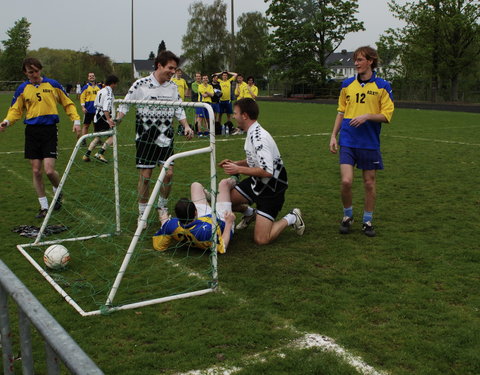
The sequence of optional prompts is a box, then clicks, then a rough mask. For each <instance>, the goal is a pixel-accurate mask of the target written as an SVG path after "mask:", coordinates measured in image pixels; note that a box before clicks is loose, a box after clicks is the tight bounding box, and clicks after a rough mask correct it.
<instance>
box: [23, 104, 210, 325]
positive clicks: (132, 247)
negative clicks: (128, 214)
mask: <svg viewBox="0 0 480 375" xmlns="http://www.w3.org/2000/svg"><path fill="white" fill-rule="evenodd" d="M114 104H115V105H118V104H127V105H152V106H155V105H157V106H174V107H194V108H204V109H205V110H206V111H207V112H208V115H209V129H210V144H209V146H208V147H203V148H199V149H194V150H190V151H184V152H180V153H178V154H174V155H172V156H171V157H169V158H168V159H167V160H166V161H165V164H164V166H163V168H162V169H161V172H160V174H159V176H158V178H157V180H156V182H155V186H154V188H153V190H152V192H151V194H150V198H149V200H148V203H147V207H146V209H145V212H144V213H143V215H142V217H141V219H140V220H139V221H138V224H137V229H136V231H135V234H134V235H133V237H132V240H131V242H130V245H129V247H128V249H127V250H126V253H125V257H124V259H123V262H122V265H121V266H120V269H119V271H118V273H117V276H116V278H115V281H114V283H113V286H112V288H111V289H110V292H109V294H108V297H107V300H106V302H105V305H104V309H98V310H92V311H85V310H84V309H83V308H82V307H81V306H79V305H78V304H77V303H76V302H75V300H74V299H73V298H72V297H71V296H70V295H69V294H68V293H67V292H66V291H65V290H64V289H63V288H62V287H61V286H60V285H59V284H58V283H57V282H56V281H55V280H54V279H53V278H52V277H51V276H50V275H49V274H48V272H46V271H45V270H44V268H43V267H42V266H41V265H39V264H38V262H37V261H36V260H35V259H34V258H33V257H32V256H31V255H30V254H29V253H28V252H27V251H26V249H27V248H29V247H36V246H46V245H53V244H57V243H62V242H74V241H84V240H89V239H93V238H104V237H110V236H112V234H111V233H102V234H96V235H90V236H84V237H72V238H63V239H59V240H52V241H41V239H42V237H43V234H44V231H45V228H46V227H47V225H48V221H49V219H50V217H51V215H52V212H53V208H54V206H55V202H57V200H58V198H59V196H60V194H61V193H62V189H63V186H64V184H65V181H66V180H67V178H68V175H69V173H70V169H71V167H72V165H73V162H74V160H75V158H76V156H77V154H78V152H79V150H80V147H81V143H82V141H83V140H85V139H87V138H93V137H97V136H110V135H112V136H113V144H112V149H113V160H114V165H113V169H114V185H115V221H116V233H115V234H119V233H120V232H121V220H120V219H121V218H120V191H119V175H118V167H119V166H118V143H117V136H116V129H115V128H114V129H112V130H109V131H106V132H97V133H91V134H86V135H83V136H82V137H80V138H79V139H78V141H77V143H76V145H75V147H74V149H73V151H72V154H71V156H70V159H69V161H68V163H67V166H66V167H65V171H64V173H63V175H62V178H61V180H60V184H59V185H58V188H57V191H56V192H55V195H54V197H53V200H52V203H51V205H50V207H49V209H48V212H47V215H46V217H45V219H44V221H43V223H42V226H41V228H40V231H39V233H38V235H37V237H36V239H35V240H34V242H32V243H28V244H19V245H17V249H18V250H19V251H20V253H21V254H22V255H23V256H24V257H25V258H26V259H27V260H28V261H29V262H30V263H31V264H32V265H33V267H34V268H35V269H36V270H37V271H38V272H39V273H40V274H41V275H42V276H43V277H44V278H45V279H46V280H47V282H48V283H49V284H50V285H52V287H53V288H54V289H55V290H56V291H57V292H58V293H59V294H60V295H61V296H62V297H63V298H64V299H65V301H66V302H67V303H69V304H70V305H71V306H72V307H73V308H74V309H75V310H76V311H77V312H78V313H79V314H80V315H81V316H93V315H100V314H105V313H109V312H114V311H118V310H128V309H134V308H138V307H143V306H149V305H154V304H158V303H163V302H168V301H172V300H176V299H183V298H188V297H194V296H200V295H203V294H207V293H211V292H214V291H216V290H217V288H218V270H217V266H218V261H217V249H216V243H217V231H213V239H212V248H211V252H212V254H211V263H212V264H211V265H212V268H213V272H212V283H211V287H209V288H206V289H201V290H197V291H193V292H186V293H181V294H176V295H172V296H167V297H161V298H155V299H150V300H147V301H139V302H134V303H129V304H125V305H120V306H113V302H114V299H115V295H116V293H117V291H118V290H119V288H120V285H121V282H122V279H123V276H124V275H125V272H126V271H127V267H128V264H129V262H130V259H131V257H132V255H133V253H134V251H135V249H136V246H137V243H138V240H139V238H140V234H141V233H142V231H143V230H144V225H143V224H144V223H146V221H147V218H148V216H149V214H150V212H151V210H152V208H153V207H154V202H155V200H156V199H157V196H158V194H159V192H160V187H161V185H162V183H163V180H164V178H165V174H166V171H167V169H168V167H169V166H170V165H171V164H172V163H173V162H174V160H176V159H180V158H184V157H188V156H193V155H198V154H204V153H210V188H211V191H212V201H211V205H212V211H213V214H212V222H213V226H214V227H215V226H216V225H217V216H216V214H215V213H216V211H215V210H216V209H215V206H216V199H217V179H216V155H215V121H214V118H215V117H214V113H213V110H212V107H211V106H210V105H208V104H206V103H199V102H181V101H160V100H120V99H116V100H115V101H114ZM115 105H114V108H113V112H112V115H113V116H112V117H114V118H115Z"/></svg>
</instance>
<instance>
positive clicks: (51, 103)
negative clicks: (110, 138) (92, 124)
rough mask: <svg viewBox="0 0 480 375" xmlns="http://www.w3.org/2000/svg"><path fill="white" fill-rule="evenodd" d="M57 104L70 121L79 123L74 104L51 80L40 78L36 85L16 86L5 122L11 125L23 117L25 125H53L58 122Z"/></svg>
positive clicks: (26, 83)
mask: <svg viewBox="0 0 480 375" xmlns="http://www.w3.org/2000/svg"><path fill="white" fill-rule="evenodd" d="M57 103H58V104H61V105H62V106H63V108H64V109H65V112H66V114H67V115H68V117H70V119H71V120H72V121H80V116H79V115H78V113H77V109H76V108H75V104H73V102H72V101H71V100H70V98H69V97H68V96H67V93H66V92H65V90H64V89H63V87H62V85H61V84H60V83H58V82H57V81H55V80H53V79H49V78H46V77H43V78H42V82H41V83H40V84H38V85H34V84H32V83H30V81H26V82H24V83H22V84H21V85H20V86H18V88H17V90H16V91H15V94H14V95H13V99H12V104H11V105H10V108H9V110H8V113H7V117H6V120H8V121H9V122H10V124H13V123H14V122H15V121H18V120H20V119H21V118H22V117H23V112H24V111H25V120H24V123H25V124H27V125H54V124H56V123H58V122H59V117H58V108H57Z"/></svg>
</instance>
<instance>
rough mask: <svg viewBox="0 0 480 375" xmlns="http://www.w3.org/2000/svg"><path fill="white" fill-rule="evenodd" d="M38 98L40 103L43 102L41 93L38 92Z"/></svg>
mask: <svg viewBox="0 0 480 375" xmlns="http://www.w3.org/2000/svg"><path fill="white" fill-rule="evenodd" d="M37 98H38V101H39V102H41V101H42V97H41V96H40V93H39V92H37Z"/></svg>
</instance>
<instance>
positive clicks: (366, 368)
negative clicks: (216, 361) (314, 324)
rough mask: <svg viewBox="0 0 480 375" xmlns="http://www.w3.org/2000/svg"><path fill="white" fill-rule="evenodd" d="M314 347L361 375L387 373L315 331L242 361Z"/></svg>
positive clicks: (201, 374) (225, 373)
mask: <svg viewBox="0 0 480 375" xmlns="http://www.w3.org/2000/svg"><path fill="white" fill-rule="evenodd" d="M314 348H316V349H320V350H322V351H324V352H329V353H333V354H335V355H336V356H338V357H340V358H341V359H343V360H344V361H345V362H346V363H348V364H349V365H350V366H352V367H353V368H355V369H356V370H357V371H358V372H359V373H360V374H362V375H387V373H386V372H381V371H378V370H376V369H375V368H373V367H372V366H370V365H368V364H367V363H365V362H364V361H363V360H362V359H361V358H360V357H358V356H355V355H353V354H352V353H350V352H349V351H348V350H346V349H344V348H343V347H341V346H340V345H338V344H337V343H336V342H335V340H334V339H332V338H330V337H328V336H324V335H319V334H316V333H307V334H304V335H303V336H302V337H300V338H299V339H297V340H295V341H293V342H291V343H290V344H288V345H286V346H284V347H283V348H282V347H281V348H278V349H274V350H272V351H269V352H263V353H258V354H255V355H253V356H249V357H247V358H245V359H244V360H243V361H242V362H246V363H248V364H255V363H266V362H268V361H269V360H271V359H273V358H275V357H278V358H286V354H285V353H284V352H283V350H285V349H298V350H303V349H314ZM241 370H242V368H241V367H238V366H215V367H211V368H209V369H204V370H191V371H188V372H185V373H177V374H176V375H233V374H235V373H236V372H239V371H241Z"/></svg>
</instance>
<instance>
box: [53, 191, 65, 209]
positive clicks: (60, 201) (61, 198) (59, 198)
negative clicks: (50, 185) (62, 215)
mask: <svg viewBox="0 0 480 375" xmlns="http://www.w3.org/2000/svg"><path fill="white" fill-rule="evenodd" d="M62 200H63V193H60V195H59V196H58V199H57V201H56V202H55V205H54V206H53V209H54V210H55V211H58V210H59V209H61V208H62Z"/></svg>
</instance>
